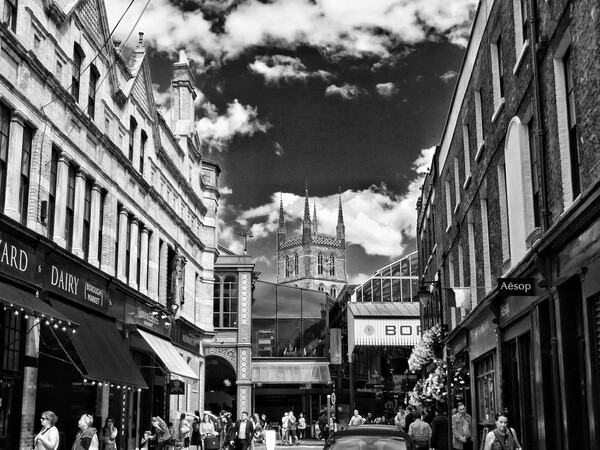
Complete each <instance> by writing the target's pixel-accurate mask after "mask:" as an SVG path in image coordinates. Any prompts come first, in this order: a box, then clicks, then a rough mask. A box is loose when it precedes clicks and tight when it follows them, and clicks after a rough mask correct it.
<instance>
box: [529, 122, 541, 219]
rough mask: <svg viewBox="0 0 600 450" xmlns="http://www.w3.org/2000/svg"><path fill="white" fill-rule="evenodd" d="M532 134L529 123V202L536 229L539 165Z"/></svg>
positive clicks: (538, 198) (538, 204) (538, 213)
mask: <svg viewBox="0 0 600 450" xmlns="http://www.w3.org/2000/svg"><path fill="white" fill-rule="evenodd" d="M534 132H535V131H534V129H533V126H532V123H531V122H530V123H529V124H527V137H528V140H529V161H530V165H531V195H532V199H531V200H532V203H533V226H534V227H535V228H538V227H539V226H540V187H539V180H538V174H539V169H540V163H539V161H538V158H537V152H536V151H535V141H534V135H533V133H534Z"/></svg>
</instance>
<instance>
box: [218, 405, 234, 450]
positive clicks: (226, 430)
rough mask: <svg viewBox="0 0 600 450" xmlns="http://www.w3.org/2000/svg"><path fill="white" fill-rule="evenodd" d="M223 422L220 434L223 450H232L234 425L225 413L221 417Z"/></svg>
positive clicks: (229, 415) (229, 416)
mask: <svg viewBox="0 0 600 450" xmlns="http://www.w3.org/2000/svg"><path fill="white" fill-rule="evenodd" d="M223 419H224V420H225V422H224V424H223V429H222V430H221V434H222V435H223V442H224V444H223V449H227V450H233V444H232V442H233V440H234V438H235V424H234V423H233V420H232V419H231V414H229V413H227V414H225V416H223Z"/></svg>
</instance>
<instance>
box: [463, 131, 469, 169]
mask: <svg viewBox="0 0 600 450" xmlns="http://www.w3.org/2000/svg"><path fill="white" fill-rule="evenodd" d="M463 154H464V157H465V180H467V179H468V178H469V176H470V175H471V148H470V146H469V125H468V124H463Z"/></svg>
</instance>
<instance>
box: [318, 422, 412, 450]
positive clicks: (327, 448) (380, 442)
mask: <svg viewBox="0 0 600 450" xmlns="http://www.w3.org/2000/svg"><path fill="white" fill-rule="evenodd" d="M323 450H415V444H414V443H413V440H412V439H411V437H410V436H409V435H408V433H405V432H404V431H401V430H399V429H398V428H396V427H395V426H393V425H371V424H365V425H357V426H348V427H346V428H344V429H343V430H339V431H336V432H335V433H333V434H331V435H330V436H329V438H328V439H327V441H326V442H325V445H324V447H323Z"/></svg>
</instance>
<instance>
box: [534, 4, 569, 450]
mask: <svg viewBox="0 0 600 450" xmlns="http://www.w3.org/2000/svg"><path fill="white" fill-rule="evenodd" d="M527 3H528V5H527V6H528V8H529V36H530V38H531V67H532V69H533V86H534V102H535V121H536V125H537V130H536V139H535V145H536V153H537V157H538V160H539V161H540V178H541V183H540V188H541V190H542V192H541V194H542V234H543V233H545V232H546V231H547V230H548V229H549V228H550V211H549V210H548V186H547V180H546V151H545V150H546V148H545V139H544V130H543V109H542V94H541V91H542V88H541V80H540V68H539V63H538V49H539V50H540V51H541V50H542V49H543V48H544V45H543V44H540V45H539V46H538V39H539V38H538V29H537V26H538V18H537V10H536V7H535V5H536V2H535V1H534V0H529V1H528V2H527ZM540 256H541V257H542V258H543V259H544V266H543V267H544V272H545V273H543V274H542V276H543V277H544V279H545V280H546V281H547V285H546V292H547V295H548V301H549V307H550V308H549V309H550V311H549V313H550V314H549V315H550V344H551V348H552V379H553V380H552V381H553V383H552V396H553V397H554V399H553V400H554V405H555V407H556V409H557V412H558V413H557V414H555V415H554V420H553V422H554V423H553V424H552V425H553V427H554V442H555V443H556V444H557V445H560V443H562V423H561V412H562V411H564V408H563V407H562V406H561V396H560V389H559V380H560V375H559V371H558V363H559V361H558V338H557V330H556V314H557V313H558V314H560V311H559V308H557V306H558V305H555V299H554V296H553V294H552V292H551V286H552V284H551V277H552V270H551V260H550V257H549V256H547V255H540ZM548 419H549V418H547V417H545V418H544V421H546V420H548Z"/></svg>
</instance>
